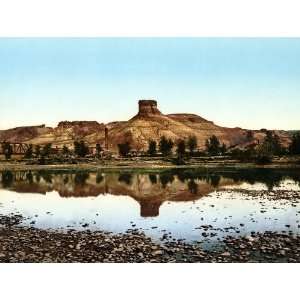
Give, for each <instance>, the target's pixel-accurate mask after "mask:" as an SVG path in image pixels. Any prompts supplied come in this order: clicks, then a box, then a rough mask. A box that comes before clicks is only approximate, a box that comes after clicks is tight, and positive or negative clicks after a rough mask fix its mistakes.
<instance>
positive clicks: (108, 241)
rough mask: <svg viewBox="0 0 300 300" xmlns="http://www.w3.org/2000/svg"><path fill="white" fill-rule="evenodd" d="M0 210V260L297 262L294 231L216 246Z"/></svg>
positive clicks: (298, 242) (299, 240)
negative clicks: (36, 223)
mask: <svg viewBox="0 0 300 300" xmlns="http://www.w3.org/2000/svg"><path fill="white" fill-rule="evenodd" d="M21 220H22V217H21V216H10V217H8V216H0V262H6V263H7V262H49V263H50V262H55V263H56V262H68V263H73V262H104V263H109V262H121V263H128V262H135V263H143V262H150V263H162V262H164V263H166V262H173V263H176V262H179V263H180V262H206V263H207V262H300V236H299V235H297V236H293V235H289V234H279V233H275V232H265V233H254V232H253V233H252V234H251V235H250V236H246V237H243V238H233V237H227V238H226V239H225V240H224V241H223V243H222V246H221V247H219V248H218V250H205V249H203V248H201V244H188V243H184V242H182V241H180V240H177V241H172V242H166V243H164V244H157V243H155V242H154V241H152V240H151V239H150V238H148V237H146V236H145V235H144V234H143V233H142V232H139V231H138V230H137V229H131V230H128V231H127V233H125V234H111V233H109V232H102V231H96V232H94V231H93V232H92V231H89V230H86V231H81V232H79V231H75V230H68V231H67V232H61V231H54V230H41V229H36V228H33V227H24V226H18V224H19V223H20V221H21Z"/></svg>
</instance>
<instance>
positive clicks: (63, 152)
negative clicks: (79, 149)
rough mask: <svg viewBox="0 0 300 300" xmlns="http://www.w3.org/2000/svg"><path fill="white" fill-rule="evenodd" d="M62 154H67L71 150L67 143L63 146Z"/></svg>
mask: <svg viewBox="0 0 300 300" xmlns="http://www.w3.org/2000/svg"><path fill="white" fill-rule="evenodd" d="M62 154H63V155H66V156H67V155H69V154H70V150H69V148H68V147H67V146H66V145H64V146H63V148H62Z"/></svg>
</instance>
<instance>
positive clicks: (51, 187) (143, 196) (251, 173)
mask: <svg viewBox="0 0 300 300" xmlns="http://www.w3.org/2000/svg"><path fill="white" fill-rule="evenodd" d="M286 178H290V179H292V180H294V181H295V182H297V183H298V184H299V185H300V175H299V172H298V171H297V170H295V171H289V172H285V171H280V170H278V171H272V170H265V169H263V170H245V171H240V172H226V173H224V172H223V173H219V174H216V173H208V172H203V171H197V170H189V169H181V170H167V171H163V172H159V173H154V172H150V173H147V172H144V173H130V172H108V173H104V172H94V173H93V172H87V171H77V172H75V171H73V172H72V171H44V170H41V171H18V172H11V171H8V170H6V171H2V173H1V185H0V187H1V188H3V189H9V190H12V191H15V192H18V193H40V194H45V193H47V192H51V191H57V192H58V194H59V195H60V196H61V197H89V196H94V197H96V196H98V195H104V194H111V195H124V196H130V197H131V198H133V199H135V200H136V201H137V202H138V203H139V204H140V207H141V209H140V215H141V216H142V217H155V216H158V215H159V208H160V206H161V205H162V203H163V202H165V201H195V200H197V199H200V198H201V197H203V196H205V195H208V194H209V193H211V192H213V191H215V190H218V189H220V188H224V187H226V186H233V185H236V186H238V185H240V184H241V183H245V182H246V183H249V184H254V183H263V184H264V185H265V186H266V187H267V189H268V190H269V191H271V190H272V189H273V188H274V187H276V186H279V184H280V182H282V181H283V180H284V179H286Z"/></svg>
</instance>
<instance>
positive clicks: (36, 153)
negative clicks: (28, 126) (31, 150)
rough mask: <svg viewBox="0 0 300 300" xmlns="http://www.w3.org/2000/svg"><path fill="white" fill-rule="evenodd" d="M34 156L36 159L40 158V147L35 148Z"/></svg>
mask: <svg viewBox="0 0 300 300" xmlns="http://www.w3.org/2000/svg"><path fill="white" fill-rule="evenodd" d="M35 155H36V157H40V155H41V146H40V145H36V146H35Z"/></svg>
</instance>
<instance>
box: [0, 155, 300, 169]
mask: <svg viewBox="0 0 300 300" xmlns="http://www.w3.org/2000/svg"><path fill="white" fill-rule="evenodd" d="M299 161H300V158H299V157H291V158H289V157H288V158H286V157H284V158H277V159H274V161H273V162H272V163H270V164H265V165H262V164H255V163H243V162H239V161H236V160H231V159H220V158H201V159H191V160H189V161H187V162H186V163H185V164H182V165H176V164H174V163H172V161H170V160H163V159H149V158H148V159H144V158H139V159H136V158H134V159H133V158H132V159H117V160H84V159H81V160H78V161H76V162H75V163H74V161H73V162H72V163H66V162H60V163H57V162H52V163H49V164H43V165H39V164H37V163H35V162H33V161H32V160H28V161H26V160H22V161H3V160H2V161H0V171H3V170H11V171H26V170H86V171H91V172H92V171H99V170H105V171H109V170H116V169H117V170H158V171H159V170H164V169H203V170H206V169H232V170H243V169H299V170H300V163H299Z"/></svg>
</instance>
